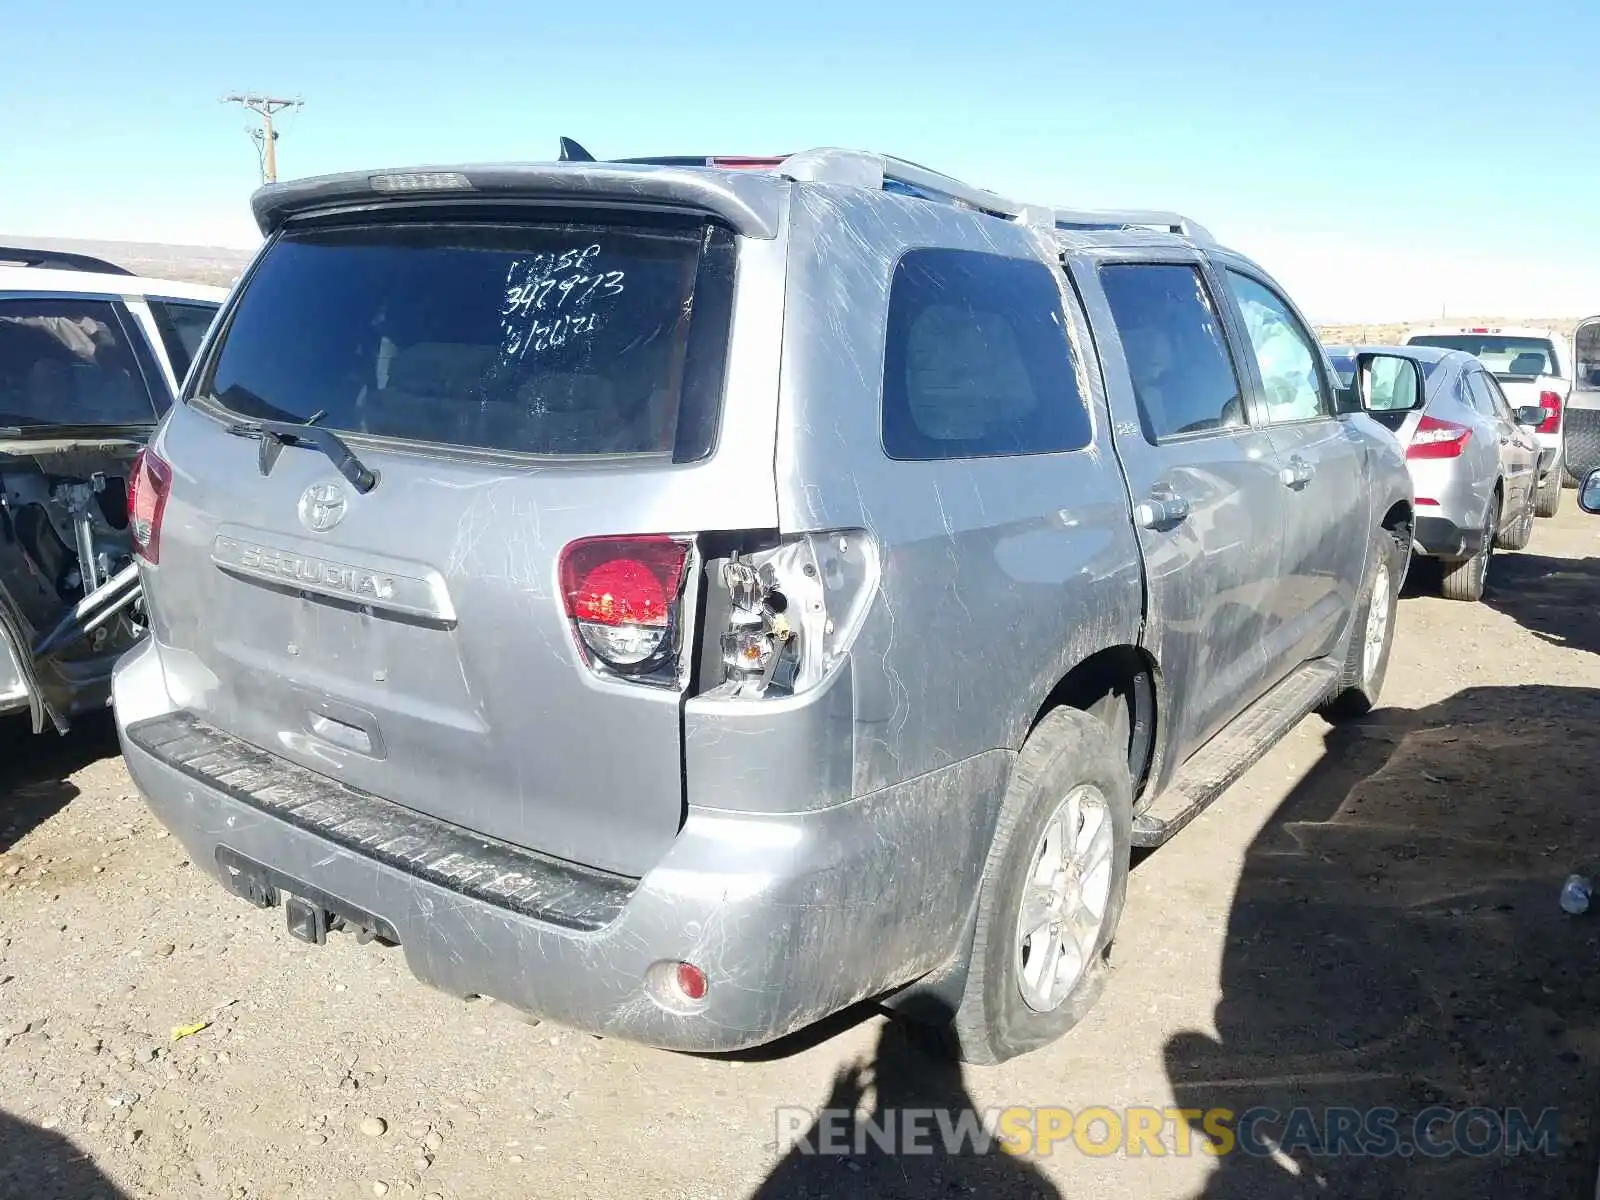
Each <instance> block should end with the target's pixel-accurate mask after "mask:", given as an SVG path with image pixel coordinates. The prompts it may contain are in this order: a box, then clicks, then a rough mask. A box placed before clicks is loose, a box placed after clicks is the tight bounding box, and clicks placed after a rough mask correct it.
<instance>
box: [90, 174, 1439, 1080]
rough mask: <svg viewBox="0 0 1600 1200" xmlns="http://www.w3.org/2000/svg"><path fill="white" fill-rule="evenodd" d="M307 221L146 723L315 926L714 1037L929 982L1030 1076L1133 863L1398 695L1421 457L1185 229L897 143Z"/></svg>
mask: <svg viewBox="0 0 1600 1200" xmlns="http://www.w3.org/2000/svg"><path fill="white" fill-rule="evenodd" d="M254 208H255V213H256V217H257V219H258V221H259V224H260V226H261V228H262V229H263V231H264V232H265V234H266V242H265V243H264V247H263V249H262V251H261V253H260V255H259V257H258V258H257V259H256V261H255V262H254V264H253V265H252V266H251V268H250V270H249V272H248V273H247V274H246V276H245V277H244V279H243V280H242V282H241V283H240V285H239V288H238V289H237V290H236V292H235V293H234V295H233V297H232V298H231V299H230V301H229V302H228V304H227V306H226V307H225V309H224V312H223V314H222V315H221V317H219V319H218V325H217V329H218V332H217V333H216V334H215V335H214V337H213V340H212V341H211V342H210V343H209V344H208V346H207V347H206V348H204V349H203V350H202V351H201V355H200V359H199V361H198V362H197V364H196V367H195V370H194V372H193V373H192V374H191V376H190V378H189V382H188V384H187V385H186V387H185V388H184V392H183V396H182V399H181V402H180V403H178V404H177V405H175V406H174V408H173V410H172V412H171V413H170V414H169V416H168V417H167V419H166V421H165V422H164V423H163V426H162V428H161V430H160V432H159V434H158V436H157V438H156V439H155V441H154V442H153V444H152V447H151V449H150V450H149V451H148V452H147V454H146V457H145V459H144V461H143V465H142V470H141V473H140V475H139V479H138V483H137V485H136V488H135V500H134V528H135V530H136V533H137V538H138V553H139V555H140V557H141V564H140V571H141V574H142V577H143V579H144V586H145V590H146V595H147V599H148V604H149V610H150V615H151V621H152V628H153V636H152V637H151V638H150V639H149V640H148V641H147V642H146V643H144V644H143V645H142V646H140V647H138V648H136V649H135V650H134V651H133V652H132V653H131V654H129V655H128V656H127V657H125V658H124V659H123V661H122V663H121V664H120V666H119V667H118V671H117V678H116V685H115V690H116V709H117V716H118V723H119V728H120V733H121V737H122V744H123V747H124V749H125V751H126V755H127V763H128V767H129V770H130V771H131V772H132V775H133V777H134V779H135V780H136V782H137V784H138V786H139V788H140V789H141V791H142V792H143V793H144V795H145V796H146V798H147V799H148V802H149V804H150V806H151V807H152V809H153V810H154V811H155V812H156V814H157V815H158V816H159V818H160V819H161V820H162V821H163V822H164V823H165V824H166V825H168V826H169V827H170V828H171V829H172V830H173V831H174V832H175V833H176V834H177V836H178V837H179V838H180V839H181V841H182V842H183V844H184V845H185V846H186V847H187V848H188V850H189V853H190V854H191V856H192V861H194V862H195V863H196V864H197V865H200V866H203V867H204V868H206V869H207V870H209V871H212V872H213V873H215V874H216V875H217V877H218V878H219V879H220V880H221V881H222V882H223V883H224V885H226V886H227V887H228V888H230V889H231V890H232V891H234V892H235V893H237V894H238V895H240V896H243V897H246V898H248V899H249V900H251V901H252V902H254V903H256V904H259V905H263V906H265V905H272V904H276V903H278V902H280V901H281V902H282V903H283V904H284V907H285V912H286V917H287V921H288V924H289V929H290V932H291V933H293V934H294V935H295V936H298V937H302V938H306V939H309V940H312V941H321V940H323V939H324V938H325V936H326V932H327V930H328V929H330V928H335V927H339V926H344V927H346V928H351V929H356V930H362V931H365V932H366V933H367V934H368V935H370V936H376V937H379V938H383V939H386V940H390V941H395V942H398V943H399V944H400V945H401V946H403V947H404V950H405V954H406V958H407V961H408V964H409V966H410V967H411V969H412V970H413V971H414V972H415V973H416V974H417V975H418V976H419V977H421V978H422V979H423V980H425V981H427V982H429V983H431V984H433V985H435V986H437V987H440V988H443V989H445V990H446V991H449V992H452V993H454V994H457V995H464V994H477V995H487V996H492V997H495V998H497V999H499V1000H501V1001H503V1002H507V1003H509V1004H511V1005H514V1006H516V1007H517V1008H520V1009H522V1010H525V1011H528V1012H532V1013H536V1014H542V1015H545V1016H548V1017H551V1018H554V1019H557V1020H559V1021H561V1022H563V1023H566V1024H569V1025H573V1026H577V1027H579V1028H582V1029H587V1030H591V1031H595V1032H598V1033H604V1034H610V1035H617V1036H622V1037H626V1038H631V1039H636V1040H639V1041H643V1042H647V1043H651V1044H654V1045H657V1046H663V1047H676V1048H681V1049H690V1050H702V1051H706V1050H732V1049H736V1048H739V1047H748V1046H752V1045H757V1044H760V1043H764V1042H768V1041H771V1040H772V1039H775V1038H777V1037H779V1036H780V1035H783V1034H785V1033H788V1032H790V1031H792V1030H795V1029H798V1028H800V1027H802V1026H806V1025H808V1024H810V1023H812V1022H814V1021H816V1020H818V1019H820V1018H822V1017H824V1016H826V1015H827V1014H829V1013H832V1012H835V1011H837V1010H839V1009H841V1008H843V1007H845V1006H847V1005H849V1004H851V1003H853V1002H856V1001H859V1000H863V999H866V998H886V1002H887V1003H888V1004H889V1005H890V1006H891V1007H894V1008H897V1009H898V1010H899V1011H901V1012H902V1013H906V1014H910V1015H912V1016H917V1015H918V1014H924V1015H925V1014H927V1013H929V1012H934V1011H938V1012H943V1013H946V1014H948V1013H950V1012H953V1013H954V1020H953V1024H952V1025H950V1026H949V1028H950V1029H951V1031H952V1036H953V1041H954V1043H955V1046H956V1048H957V1050H958V1051H959V1053H961V1054H962V1055H964V1056H965V1057H967V1058H969V1059H972V1060H978V1061H997V1060H1000V1059H1004V1058H1008V1057H1010V1056H1012V1055H1015V1054H1018V1053H1021V1052H1023V1051H1025V1050H1027V1049H1030V1048H1032V1047H1035V1046H1039V1045H1042V1044H1044V1043H1046V1042H1048V1041H1050V1040H1052V1039H1053V1038H1055V1037H1057V1036H1058V1035H1060V1034H1061V1033H1063V1032H1064V1031H1065V1030H1067V1029H1068V1028H1070V1027H1071V1026H1072V1025H1073V1024H1074V1023H1076V1022H1077V1021H1078V1020H1079V1019H1080V1018H1081V1017H1082V1016H1083V1015H1084V1013H1085V1012H1087V1011H1088V1009H1089V1006H1090V1004H1091V1003H1092V1001H1093V1000H1094V998H1095V996H1096V995H1097V994H1098V991H1099V988H1100V985H1101V982H1102V980H1103V977H1104V963H1105V955H1106V951H1107V947H1108V945H1109V943H1110V940H1111V937H1112V934H1113V932H1114V930H1115V928H1116V925H1117V921H1118V918H1119V916H1120V913H1121V911H1122V905H1123V897H1124V893H1125V888H1126V883H1127V872H1128V864H1129V856H1130V851H1131V849H1132V847H1133V846H1135V845H1140V846H1151V845H1156V844H1159V843H1160V842H1162V841H1164V840H1165V839H1167V838H1168V837H1170V836H1171V835H1172V834H1174V833H1175V832H1176V831H1177V830H1179V829H1181V828H1182V827H1183V826H1184V825H1185V824H1186V823H1187V822H1188V821H1189V820H1190V819H1191V818H1192V817H1193V816H1194V815H1195V814H1196V813H1197V812H1199V811H1200V810H1201V809H1202V808H1203V807H1204V806H1205V805H1207V804H1208V803H1210V802H1211V801H1212V800H1214V799H1215V798H1216V797H1217V796H1218V795H1219V794H1220V793H1221V792H1222V791H1223V790H1224V789H1225V788H1226V787H1227V786H1228V785H1229V784H1230V783H1231V782H1232V781H1233V780H1235V779H1236V778H1238V776H1239V775H1240V773H1241V772H1243V771H1244V770H1245V769H1246V768H1247V767H1248V766H1249V765H1250V764H1251V763H1252V762H1253V761H1255V760H1256V759H1257V758H1259V757H1260V756H1261V755H1262V754H1264V753H1265V752H1266V751H1267V749H1268V748H1269V747H1271V746H1272V745H1273V744H1274V743H1275V742H1276V741H1277V740H1278V739H1279V738H1281V737H1282V736H1283V735H1284V734H1285V733H1286V732H1287V731H1288V730H1289V729H1291V728H1292V727H1293V726H1294V725H1295V724H1296V723H1297V722H1298V721H1300V719H1301V718H1302V717H1303V716H1305V715H1306V714H1307V713H1308V712H1311V711H1312V710H1314V709H1317V708H1319V707H1320V708H1321V709H1323V710H1324V711H1326V712H1328V713H1330V714H1334V715H1341V716H1342V715H1349V714H1356V713H1362V712H1365V711H1366V710H1367V709H1369V708H1370V707H1371V706H1372V705H1373V704H1374V703H1376V701H1377V699H1378V695H1379V690H1380V688H1381V687H1382V684H1383V677H1384V673H1385V671H1386V668H1387V662H1388V656H1389V647H1390V643H1391V639H1392V634H1393V628H1394V625H1393V621H1392V617H1393V613H1394V607H1395V595H1396V591H1397V584H1398V582H1399V580H1400V579H1401V578H1402V576H1403V575H1404V573H1405V569H1406V564H1407V561H1408V556H1409V552H1410V547H1411V542H1412V511H1413V510H1412V503H1411V480H1410V476H1409V475H1407V473H1406V468H1405V459H1404V456H1403V454H1402V453H1401V450H1400V446H1399V443H1398V442H1396V440H1395V439H1394V437H1393V435H1392V434H1391V433H1390V432H1389V431H1388V430H1386V429H1384V428H1383V427H1382V426H1381V425H1379V424H1378V423H1377V422H1375V421H1374V420H1372V419H1371V418H1370V417H1369V416H1367V415H1366V414H1365V413H1363V412H1360V411H1356V410H1355V409H1354V407H1353V406H1350V405H1345V406H1344V407H1341V405H1340V403H1339V400H1340V393H1339V392H1338V390H1337V389H1336V387H1335V385H1334V378H1333V375H1332V372H1331V369H1330V367H1329V366H1328V363H1327V360H1326V358H1325V357H1324V355H1323V353H1322V351H1321V348H1320V346H1319V345H1318V343H1317V342H1316V340H1315V338H1314V337H1313V335H1312V334H1311V333H1310V332H1309V327H1308V325H1307V324H1306V322H1305V320H1304V318H1303V317H1302V316H1301V315H1300V313H1299V312H1298V310H1297V309H1296V308H1295V307H1294V305H1293V304H1292V303H1291V302H1290V301H1289V299H1288V298H1287V297H1286V296H1285V295H1284V293H1283V291H1282V290H1281V289H1280V288H1279V287H1278V285H1277V284H1275V283H1274V282H1273V281H1272V279H1271V278H1270V277H1269V276H1268V275H1267V274H1266V273H1264V272H1263V271H1262V270H1261V269H1260V268H1259V267H1258V266H1256V265H1255V264H1253V263H1251V262H1250V261H1248V260H1247V259H1245V258H1243V257H1241V256H1240V255H1238V254H1235V253H1232V252H1230V251H1228V250H1226V249H1224V248H1223V247H1221V246H1219V245H1217V244H1216V243H1215V241H1214V240H1213V239H1212V238H1211V237H1210V235H1209V234H1208V233H1206V231H1205V230H1204V229H1203V228H1202V227H1200V226H1198V225H1196V224H1194V223H1193V222H1191V221H1188V220H1187V219H1185V218H1183V217H1179V216H1176V215H1170V214H1159V213H1155V214H1152V213H1110V214H1106V213H1089V214H1085V213H1075V212H1069V211H1060V210H1051V209H1049V208H1046V207H1042V206H1038V205H1027V204H1022V203H1020V202H1017V201H1013V200H1008V199H1005V198H1003V197H1001V196H998V195H995V194H993V193H990V192H987V191H983V190H980V189H976V188H972V187H969V186H967V185H965V184H963V183H960V182H958V181H957V180H954V179H952V178H949V177H947V176H944V175H941V174H938V173H936V172H933V171H929V170H926V169H924V168H920V167H916V166H913V165H911V164H908V163H904V162H901V161H899V160H896V159H893V158H886V157H883V156H879V155H875V154H865V153H859V152H852V151H841V150H819V151H811V152H807V153H803V154H798V155H794V156H790V157H786V158H783V159H781V160H780V159H776V158H774V159H769V160H759V159H755V160H753V159H748V158H742V159H739V160H737V161H731V162H730V161H729V160H720V159H699V160H694V162H693V163H691V164H689V165H684V163H683V160H681V159H680V160H668V161H667V162H665V163H659V162H658V163H652V162H649V161H646V162H642V163H641V162H627V163H621V162H594V161H592V160H591V161H567V162H558V163H544V164H531V165H519V166H509V167H491V168H477V167H462V168H459V169H454V170H428V171H400V172H377V173H372V172H362V173H360V174H348V175H336V176H329V177H325V178H318V179H310V180H303V181H299V182H295V183H287V184H279V185H273V186H268V187H267V188H265V189H264V190H262V191H260V192H258V193H257V194H256V197H255V199H254ZM1130 497H1131V500H1130Z"/></svg>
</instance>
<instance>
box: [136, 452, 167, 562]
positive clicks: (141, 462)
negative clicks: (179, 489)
mask: <svg viewBox="0 0 1600 1200" xmlns="http://www.w3.org/2000/svg"><path fill="white" fill-rule="evenodd" d="M171 490H172V467H171V466H169V465H168V463H167V460H166V459H164V458H162V457H161V456H160V455H159V454H157V453H156V452H155V451H154V450H152V449H150V448H149V447H148V446H146V447H145V448H144V449H143V450H141V451H139V453H138V455H137V457H135V458H134V460H133V491H132V495H130V496H129V497H128V529H129V531H130V532H131V533H132V534H133V552H134V553H135V554H137V555H138V556H139V557H140V558H142V559H144V560H145V562H147V563H150V564H152V565H153V564H155V563H158V562H160V561H161V518H162V516H163V515H164V514H165V513H166V511H167V493H168V492H170V491H171Z"/></svg>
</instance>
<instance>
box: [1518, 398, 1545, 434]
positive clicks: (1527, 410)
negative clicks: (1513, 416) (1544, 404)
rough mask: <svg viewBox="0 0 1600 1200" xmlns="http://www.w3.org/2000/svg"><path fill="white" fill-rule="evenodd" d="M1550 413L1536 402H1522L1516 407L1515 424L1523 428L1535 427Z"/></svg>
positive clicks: (1542, 422)
mask: <svg viewBox="0 0 1600 1200" xmlns="http://www.w3.org/2000/svg"><path fill="white" fill-rule="evenodd" d="M1549 415H1550V414H1549V413H1547V412H1545V410H1544V409H1542V408H1540V407H1539V406H1538V405H1537V404H1524V405H1523V406H1522V407H1521V408H1519V409H1517V424H1518V425H1520V426H1522V427H1523V428H1524V429H1537V428H1539V426H1540V425H1542V424H1544V419H1545V418H1546V417H1548V416H1549Z"/></svg>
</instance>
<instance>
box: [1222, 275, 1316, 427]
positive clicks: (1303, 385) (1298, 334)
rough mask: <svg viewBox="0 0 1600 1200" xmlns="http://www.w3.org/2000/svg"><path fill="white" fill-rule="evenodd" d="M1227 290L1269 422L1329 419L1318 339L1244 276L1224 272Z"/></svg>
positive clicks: (1268, 291)
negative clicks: (1237, 314)
mask: <svg viewBox="0 0 1600 1200" xmlns="http://www.w3.org/2000/svg"><path fill="white" fill-rule="evenodd" d="M1228 287H1229V288H1230V289H1232V291H1233V298H1234V300H1235V301H1237V302H1238V305H1239V310H1240V312H1241V313H1242V314H1243V316H1244V326H1245V331H1246V332H1247V333H1248V334H1249V337H1250V348H1251V350H1253V351H1254V352H1255V357H1256V368H1257V370H1259V371H1260V373H1261V386H1262V389H1263V391H1264V392H1265V394H1266V402H1267V416H1268V418H1269V419H1270V420H1272V421H1308V420H1311V419H1312V418H1315V417H1331V416H1333V413H1334V407H1333V398H1332V396H1331V395H1330V394H1329V393H1328V389H1327V387H1326V386H1325V385H1324V383H1323V379H1322V370H1321V368H1320V367H1319V366H1318V364H1317V359H1318V358H1319V357H1320V355H1319V353H1318V351H1317V343H1316V339H1314V338H1313V337H1312V336H1311V335H1310V334H1309V333H1307V332H1306V330H1305V327H1304V326H1303V325H1301V324H1300V322H1299V320H1298V319H1296V317H1295V315H1294V313H1293V312H1291V311H1290V309H1289V306H1288V305H1287V304H1285V303H1284V301H1283V299H1282V297H1280V296H1279V295H1278V294H1277V293H1276V292H1274V291H1272V289H1270V288H1268V287H1265V286H1264V285H1262V284H1261V283H1258V282H1257V281H1256V280H1254V279H1251V278H1250V277H1249V276H1248V275H1241V274H1239V273H1238V272H1237V271H1229V272H1228Z"/></svg>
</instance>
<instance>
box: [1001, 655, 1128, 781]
mask: <svg viewBox="0 0 1600 1200" xmlns="http://www.w3.org/2000/svg"><path fill="white" fill-rule="evenodd" d="M1061 707H1066V708H1076V709H1080V710H1081V711H1083V712H1087V713H1092V714H1093V715H1095V716H1096V717H1099V718H1100V719H1101V720H1102V721H1104V722H1105V723H1106V725H1107V727H1108V728H1110V729H1111V730H1112V733H1113V736H1117V735H1118V734H1120V733H1121V732H1122V731H1124V730H1125V731H1126V736H1127V744H1126V747H1125V749H1126V751H1127V754H1128V773H1129V775H1130V776H1131V777H1132V779H1133V790H1134V795H1136V796H1137V795H1138V794H1139V789H1140V788H1141V787H1142V786H1143V785H1144V782H1145V776H1146V775H1147V774H1148V773H1149V770H1150V762H1151V758H1152V756H1153V754H1154V751H1155V728H1156V689H1155V664H1154V663H1153V662H1152V661H1151V659H1150V656H1149V655H1148V654H1146V653H1145V652H1144V651H1143V650H1141V649H1139V648H1138V647H1137V646H1111V647H1108V648H1107V649H1104V650H1100V651H1098V652H1096V653H1094V654H1091V655H1090V656H1089V657H1088V658H1086V659H1084V660H1083V661H1082V662H1081V663H1079V664H1078V665H1077V666H1075V667H1073V668H1072V670H1070V671H1068V672H1067V674H1066V676H1065V677H1064V678H1063V679H1062V680H1061V681H1060V682H1059V683H1057V684H1056V685H1055V687H1053V688H1051V689H1050V694H1049V695H1048V696H1046V697H1045V700H1044V703H1043V704H1041V705H1040V706H1039V711H1038V712H1036V713H1034V715H1033V720H1032V721H1031V722H1030V723H1029V725H1028V732H1030V733H1031V732H1033V727H1034V726H1035V725H1037V724H1038V723H1039V722H1040V721H1041V720H1043V719H1044V715H1045V714H1046V713H1047V712H1049V711H1050V710H1051V709H1053V708H1061Z"/></svg>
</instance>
